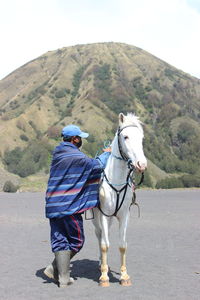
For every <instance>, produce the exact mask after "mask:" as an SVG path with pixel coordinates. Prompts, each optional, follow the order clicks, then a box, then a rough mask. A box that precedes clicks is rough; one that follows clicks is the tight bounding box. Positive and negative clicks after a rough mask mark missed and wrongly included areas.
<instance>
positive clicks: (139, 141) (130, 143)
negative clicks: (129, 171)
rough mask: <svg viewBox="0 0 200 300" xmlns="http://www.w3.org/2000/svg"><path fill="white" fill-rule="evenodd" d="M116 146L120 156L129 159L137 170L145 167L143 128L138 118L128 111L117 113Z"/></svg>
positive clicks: (141, 170)
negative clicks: (127, 112)
mask: <svg viewBox="0 0 200 300" xmlns="http://www.w3.org/2000/svg"><path fill="white" fill-rule="evenodd" d="M117 134H118V147H119V152H120V154H121V156H122V157H123V158H124V159H126V160H128V159H129V160H131V161H132V163H133V165H134V166H135V168H136V169H137V170H138V171H139V172H143V171H144V170H145V169H146V167H147V159H146V157H145V156H144V152H143V138H144V133H143V128H142V125H141V122H140V121H139V118H138V117H136V116H135V115H133V114H131V113H129V114H127V116H125V115H124V114H122V113H120V114H119V129H118V133H117Z"/></svg>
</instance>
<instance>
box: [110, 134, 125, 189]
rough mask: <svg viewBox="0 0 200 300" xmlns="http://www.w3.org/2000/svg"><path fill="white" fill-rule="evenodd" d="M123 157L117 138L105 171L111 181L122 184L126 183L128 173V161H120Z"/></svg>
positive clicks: (113, 143)
mask: <svg viewBox="0 0 200 300" xmlns="http://www.w3.org/2000/svg"><path fill="white" fill-rule="evenodd" d="M120 158H121V155H120V152H119V148H118V139H117V136H115V138H114V140H113V142H112V154H111V156H110V159H109V161H108V164H107V167H106V169H105V172H106V175H107V177H108V179H109V181H111V182H113V183H116V184H121V183H123V182H125V181H126V176H127V172H128V168H127V163H126V161H124V160H122V159H120Z"/></svg>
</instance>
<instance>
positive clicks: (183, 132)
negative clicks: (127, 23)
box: [0, 43, 200, 185]
mask: <svg viewBox="0 0 200 300" xmlns="http://www.w3.org/2000/svg"><path fill="white" fill-rule="evenodd" d="M119 112H124V113H126V112H134V113H135V114H136V115H138V116H139V117H140V119H141V120H142V121H143V122H144V124H145V125H144V130H145V141H144V147H145V154H146V156H147V158H148V159H149V161H150V169H149V171H148V176H149V177H150V179H151V180H152V182H153V185H155V184H156V182H158V180H160V179H162V178H165V177H166V176H168V174H170V175H171V176H172V177H173V178H174V176H175V177H180V176H183V175H185V176H187V174H190V175H189V176H190V178H191V176H193V177H194V180H197V179H196V178H197V177H198V176H199V175H200V170H199V163H200V158H199V157H200V155H199V154H200V153H199V152H200V126H199V123H200V80H199V79H197V78H195V77H192V76H190V75H189V74H186V73H184V72H182V71H180V70H177V69H176V68H174V67H173V66H171V65H169V64H167V63H166V62H164V61H162V60H160V59H158V58H156V57H155V56H153V55H151V54H150V53H148V52H146V51H144V50H142V49H140V48H137V47H134V46H130V45H126V44H121V43H99V44H88V45H77V46H73V47H67V48H62V49H58V50H56V51H50V52H47V53H45V54H44V55H42V56H40V57H38V58H37V59H34V60H33V61H30V62H28V63H27V64H25V65H24V66H22V67H20V68H19V69H17V70H16V71H14V72H12V73H11V74H10V75H8V76H7V77H5V78H4V79H2V80H1V81H0V115H1V116H0V153H1V160H2V162H3V163H4V166H5V168H7V169H8V170H9V171H10V172H12V173H16V174H18V175H20V176H21V177H26V176H28V175H30V174H38V173H37V172H40V173H39V174H40V175H41V172H43V173H44V174H45V173H48V165H49V162H50V151H51V149H52V147H53V146H54V145H56V143H58V141H59V135H60V130H61V128H62V127H63V126H65V125H66V124H69V123H76V124H77V125H79V126H81V128H82V129H84V130H86V131H89V132H90V133H91V135H90V138H89V140H88V142H85V144H84V150H85V151H86V152H87V153H88V154H90V155H94V154H95V153H96V150H99V149H101V147H102V146H101V145H102V143H103V141H104V140H110V139H112V137H113V134H114V132H115V130H116V128H117V124H118V113H119ZM158 170H159V172H158ZM33 176H34V175H33ZM38 176H39V175H38ZM195 176H196V177H195ZM35 177H37V175H35ZM44 178H45V180H46V178H47V175H45V177H44ZM40 180H41V179H40ZM33 181H34V180H33Z"/></svg>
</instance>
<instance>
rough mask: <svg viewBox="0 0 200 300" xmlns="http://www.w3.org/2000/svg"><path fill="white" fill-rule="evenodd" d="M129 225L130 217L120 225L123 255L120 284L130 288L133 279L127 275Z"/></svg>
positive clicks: (121, 252)
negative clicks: (127, 234)
mask: <svg viewBox="0 0 200 300" xmlns="http://www.w3.org/2000/svg"><path fill="white" fill-rule="evenodd" d="M127 223H128V216H127V217H126V218H125V219H123V220H120V223H119V235H120V245H119V250H120V255H121V269H120V273H121V277H120V284H121V285H122V286H130V285H131V279H130V276H129V275H128V273H127V269H126V249H127V243H126V229H127Z"/></svg>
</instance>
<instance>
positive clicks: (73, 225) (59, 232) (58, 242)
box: [49, 214, 85, 252]
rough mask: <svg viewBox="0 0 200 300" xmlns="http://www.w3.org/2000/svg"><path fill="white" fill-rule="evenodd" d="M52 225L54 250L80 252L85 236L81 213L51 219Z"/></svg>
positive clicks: (52, 246) (52, 245)
mask: <svg viewBox="0 0 200 300" xmlns="http://www.w3.org/2000/svg"><path fill="white" fill-rule="evenodd" d="M49 221H50V227H51V248H52V251H53V252H57V251H61V250H71V251H74V252H79V251H80V250H81V248H82V247H83V244H84V241H85V236H84V230H83V218H82V215H81V214H74V215H70V216H65V217H63V218H52V219H49Z"/></svg>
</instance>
